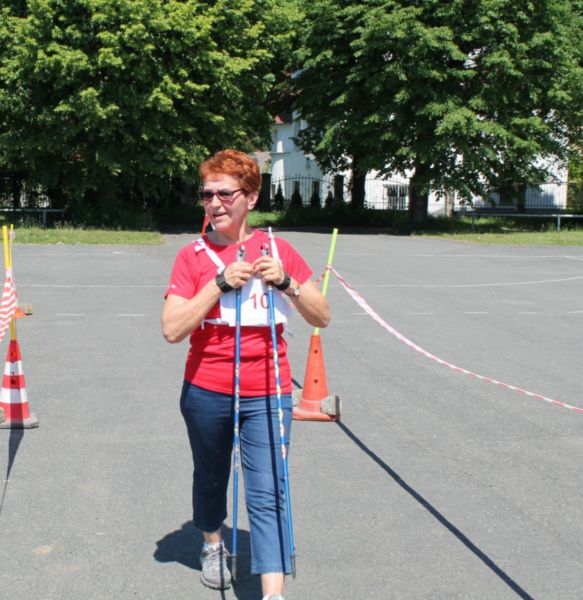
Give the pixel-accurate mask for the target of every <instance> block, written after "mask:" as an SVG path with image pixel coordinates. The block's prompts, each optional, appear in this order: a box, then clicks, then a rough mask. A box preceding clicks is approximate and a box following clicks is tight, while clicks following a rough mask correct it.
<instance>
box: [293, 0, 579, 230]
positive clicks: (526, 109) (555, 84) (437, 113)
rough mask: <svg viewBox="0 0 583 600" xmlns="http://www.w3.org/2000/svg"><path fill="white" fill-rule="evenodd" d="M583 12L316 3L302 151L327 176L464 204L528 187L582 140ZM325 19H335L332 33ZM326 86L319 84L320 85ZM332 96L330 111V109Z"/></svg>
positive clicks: (403, 1) (405, 1)
mask: <svg viewBox="0 0 583 600" xmlns="http://www.w3.org/2000/svg"><path fill="white" fill-rule="evenodd" d="M581 8H582V7H581V3H580V2H579V1H578V0H576V1H570V0H540V1H538V2H531V1H529V0H480V1H476V0H471V1H470V0H456V1H452V2H442V1H440V0H416V1H413V0H361V1H353V2H350V1H344V2H340V3H337V2H331V1H330V0H313V1H312V2H309V3H306V6H305V10H306V15H307V18H308V27H307V29H306V32H305V39H304V49H303V51H302V53H301V54H300V55H299V65H301V67H302V69H301V71H300V73H299V76H298V77H297V78H296V79H295V80H294V86H295V90H296V94H297V98H296V102H297V104H296V106H297V108H298V109H299V111H300V112H301V114H302V115H303V116H304V117H305V118H306V120H307V121H308V124H309V127H308V129H307V130H306V131H304V132H302V135H301V136H300V142H301V143H302V145H303V146H304V148H305V149H307V150H310V151H312V152H313V153H314V154H315V155H316V157H317V158H318V160H321V161H322V163H323V164H324V165H325V166H328V165H330V166H333V167H334V168H338V167H345V166H347V165H348V164H350V162H351V157H355V158H356V159H357V160H356V165H357V167H358V169H359V171H361V170H363V169H367V170H368V169H376V170H379V171H381V172H383V173H391V172H400V173H406V172H408V173H412V176H411V181H410V200H411V202H410V214H411V218H412V220H413V222H414V223H421V222H423V221H424V219H425V218H426V215H427V197H428V193H429V191H430V190H443V189H450V190H456V191H458V192H460V193H461V194H462V195H464V196H467V195H469V194H471V193H485V192H486V190H487V189H488V187H494V188H498V189H503V188H505V187H508V186H509V185H510V184H515V183H521V184H524V183H530V182H533V181H535V180H540V178H541V177H544V175H545V168H544V166H543V162H542V159H544V158H545V157H548V156H554V157H558V158H565V156H566V152H567V147H568V145H569V142H573V141H574V140H580V139H581V116H582V115H583V111H582V98H583V74H582V68H581V65H582V64H583V61H582V60H581V37H582V36H581V34H582V32H583V27H582V15H583V11H582V10H581ZM323 16H325V19H326V22H325V23H323V22H322V17H323ZM316 82H319V84H318V85H316ZM322 99H324V101H322Z"/></svg>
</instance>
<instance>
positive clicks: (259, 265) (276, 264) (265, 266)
mask: <svg viewBox="0 0 583 600" xmlns="http://www.w3.org/2000/svg"><path fill="white" fill-rule="evenodd" d="M252 266H253V274H254V275H259V276H260V277H261V279H262V280H263V282H264V283H265V284H270V283H271V284H273V285H281V284H282V283H283V280H284V279H285V271H284V270H283V266H282V264H281V262H280V261H279V260H277V259H276V258H273V257H272V256H261V257H259V258H258V259H256V260H255V261H253V263H252Z"/></svg>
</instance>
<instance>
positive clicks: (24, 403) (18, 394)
mask: <svg viewBox="0 0 583 600" xmlns="http://www.w3.org/2000/svg"><path fill="white" fill-rule="evenodd" d="M0 409H2V410H4V416H5V421H3V422H1V423H0V429H31V428H33V427H38V419H37V417H36V415H34V414H33V413H31V412H30V410H29V407H28V396H27V393H26V384H25V382H24V373H23V371H22V357H21V356H20V346H19V345H18V341H17V340H10V344H9V345H8V352H7V354H6V364H5V366H4V377H3V379H2V390H1V391H0Z"/></svg>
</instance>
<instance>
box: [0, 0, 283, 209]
mask: <svg viewBox="0 0 583 600" xmlns="http://www.w3.org/2000/svg"><path fill="white" fill-rule="evenodd" d="M25 6H26V8H25V9H23V2H21V1H19V0H13V1H12V2H11V3H8V5H7V6H5V7H4V8H3V9H0V169H3V170H4V171H9V172H19V173H25V174H26V176H27V177H28V179H29V180H30V181H33V182H35V183H38V184H41V185H43V186H45V187H46V188H47V189H49V190H59V191H61V192H62V191H63V190H67V191H68V192H69V196H70V197H73V198H75V199H77V200H78V201H79V200H80V201H82V202H84V203H85V205H88V204H90V205H91V206H92V207H93V208H94V209H95V211H96V214H97V213H100V212H101V213H102V212H103V211H107V210H110V211H111V218H110V220H115V214H116V211H117V210H118V209H119V207H120V204H121V202H122V201H123V202H124V203H125V206H126V208H127V207H133V209H134V210H135V209H136V208H143V207H144V206H145V205H146V203H147V201H149V202H150V204H151V202H152V201H154V200H155V199H161V198H165V197H166V196H167V195H168V190H169V188H170V187H171V185H172V182H173V181H175V180H176V179H185V180H190V179H192V178H193V177H194V175H195V171H196V165H197V164H198V163H199V162H200V160H201V159H203V158H205V157H206V156H207V155H208V154H209V153H211V152H213V151H216V150H217V149H220V148H224V147H228V146H231V147H233V146H235V147H245V146H249V145H250V144H253V143H259V141H261V140H266V139H267V137H268V134H269V125H270V117H269V113H268V110H267V103H268V97H269V95H270V93H271V90H272V89H273V87H274V86H275V84H276V83H277V80H276V77H275V75H274V74H273V72H272V61H275V60H276V58H277V59H278V58H279V55H278V53H279V52H287V45H288V44H289V37H290V36H289V33H287V30H286V29H285V27H284V24H283V23H284V22H285V15H282V14H280V13H278V12H277V10H276V8H277V6H276V3H275V2H274V1H273V0H213V1H210V0H209V1H204V0H189V1H187V2H186V1H182V0H30V1H29V2H28V3H26V5H25ZM105 220H107V219H105Z"/></svg>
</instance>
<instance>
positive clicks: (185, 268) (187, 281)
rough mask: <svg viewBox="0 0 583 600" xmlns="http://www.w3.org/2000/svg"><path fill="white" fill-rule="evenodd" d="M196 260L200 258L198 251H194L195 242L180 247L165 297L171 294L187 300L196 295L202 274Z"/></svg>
mask: <svg viewBox="0 0 583 600" xmlns="http://www.w3.org/2000/svg"><path fill="white" fill-rule="evenodd" d="M196 262H198V260H197V253H196V252H195V251H194V244H189V245H188V246H185V247H184V248H181V249H180V251H179V252H178V254H177V255H176V258H175V259H174V266H173V267H172V273H171V274H170V283H169V284H168V288H167V290H166V293H165V294H164V298H167V297H168V295H169V294H173V295H176V296H181V297H182V298H186V299H187V300H190V299H191V298H193V297H194V294H195V292H196V288H197V284H198V279H199V275H200V272H199V269H198V268H197V265H196V264H195V263H196Z"/></svg>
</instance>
